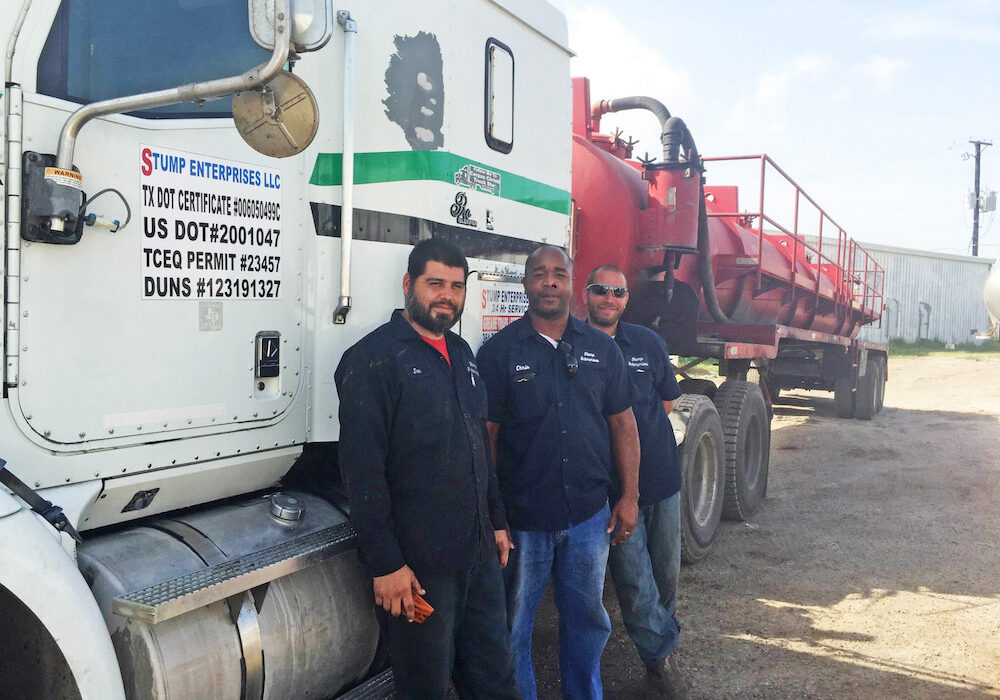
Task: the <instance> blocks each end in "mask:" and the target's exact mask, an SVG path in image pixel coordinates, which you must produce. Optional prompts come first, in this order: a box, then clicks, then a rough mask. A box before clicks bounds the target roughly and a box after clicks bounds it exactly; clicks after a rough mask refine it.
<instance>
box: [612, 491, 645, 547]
mask: <svg viewBox="0 0 1000 700" xmlns="http://www.w3.org/2000/svg"><path fill="white" fill-rule="evenodd" d="M638 520H639V499H638V498H629V497H627V496H622V497H621V498H620V499H618V502H617V503H615V507H614V509H613V510H612V511H611V520H609V521H608V534H609V535H610V534H611V533H612V532H614V531H615V528H616V527H617V528H618V532H617V534H615V536H614V539H612V540H611V545H612V546H614V545H616V544H621V543H622V542H624V541H625V540H627V539H628V538H629V537H631V536H632V533H633V532H634V531H635V524H636V522H638Z"/></svg>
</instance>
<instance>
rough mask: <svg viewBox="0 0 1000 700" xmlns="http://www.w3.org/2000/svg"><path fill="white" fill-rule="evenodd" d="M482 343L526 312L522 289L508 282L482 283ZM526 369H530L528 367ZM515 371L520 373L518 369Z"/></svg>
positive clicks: (526, 303)
mask: <svg viewBox="0 0 1000 700" xmlns="http://www.w3.org/2000/svg"><path fill="white" fill-rule="evenodd" d="M481 305H482V311H483V327H482V330H483V342H484V343H485V342H486V341H487V340H489V339H490V338H492V337H493V336H494V335H496V334H497V332H498V331H501V330H503V329H504V328H506V327H507V326H509V325H510V324H512V323H513V322H514V321H516V320H517V319H519V318H521V317H522V316H524V314H525V313H526V312H527V311H528V297H527V295H526V294H525V293H524V288H523V287H521V285H519V284H513V283H510V282H487V281H484V282H483V296H482V301H481ZM526 369H531V367H530V366H528V367H526ZM517 371H521V368H518V370H517Z"/></svg>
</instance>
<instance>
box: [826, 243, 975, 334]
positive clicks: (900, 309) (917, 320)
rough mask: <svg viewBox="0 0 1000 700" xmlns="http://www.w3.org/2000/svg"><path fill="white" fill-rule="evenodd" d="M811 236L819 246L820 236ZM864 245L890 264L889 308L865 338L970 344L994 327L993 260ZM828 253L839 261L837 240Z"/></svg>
mask: <svg viewBox="0 0 1000 700" xmlns="http://www.w3.org/2000/svg"><path fill="white" fill-rule="evenodd" d="M806 238H807V239H811V240H810V241H809V242H810V243H812V244H813V245H815V238H814V237H812V236H807V237H806ZM861 245H862V247H863V248H864V249H865V250H867V251H868V252H869V253H871V256H872V257H873V258H874V259H875V261H876V262H877V263H878V264H879V265H881V266H882V267H883V268H885V312H884V313H883V314H882V323H881V327H879V324H878V323H876V324H874V325H872V326H865V327H864V328H862V329H861V332H860V333H859V334H858V337H859V338H863V339H865V340H873V341H876V342H880V343H884V342H887V341H888V340H889V339H890V338H902V339H904V340H906V341H908V342H913V341H915V340H918V339H921V338H924V339H929V340H940V341H943V342H945V343H967V342H970V341H972V340H973V332H974V331H978V332H981V333H985V332H986V331H987V330H988V328H989V325H990V318H989V314H987V312H986V304H985V303H984V302H983V286H984V285H985V284H986V278H987V277H989V274H990V269H991V268H992V265H993V260H991V259H990V258H975V257H971V256H968V255H949V254H946V253H934V252H931V251H926V250H916V249H911V248H896V247H894V246H887V245H879V244H875V243H862V244H861ZM823 252H824V254H826V255H827V256H829V257H831V258H833V259H834V260H836V257H837V245H836V242H834V244H833V246H832V249H831V246H830V245H829V244H828V243H827V241H825V240H824V241H823Z"/></svg>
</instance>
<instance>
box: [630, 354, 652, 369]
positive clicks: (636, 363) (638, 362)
mask: <svg viewBox="0 0 1000 700" xmlns="http://www.w3.org/2000/svg"><path fill="white" fill-rule="evenodd" d="M628 366H629V367H632V368H633V369H636V370H638V371H640V372H645V371H646V368H648V367H649V362H647V361H646V358H645V357H643V356H641V355H639V356H632V357H630V358H629V360H628Z"/></svg>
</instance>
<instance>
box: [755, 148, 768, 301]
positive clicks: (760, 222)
mask: <svg viewBox="0 0 1000 700" xmlns="http://www.w3.org/2000/svg"><path fill="white" fill-rule="evenodd" d="M765 172H767V156H766V155H762V156H761V157H760V198H759V206H758V208H757V214H758V216H757V287H756V288H757V289H758V290H759V289H760V286H761V279H762V272H761V266H762V265H763V262H764V255H763V253H764V173H765Z"/></svg>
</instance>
